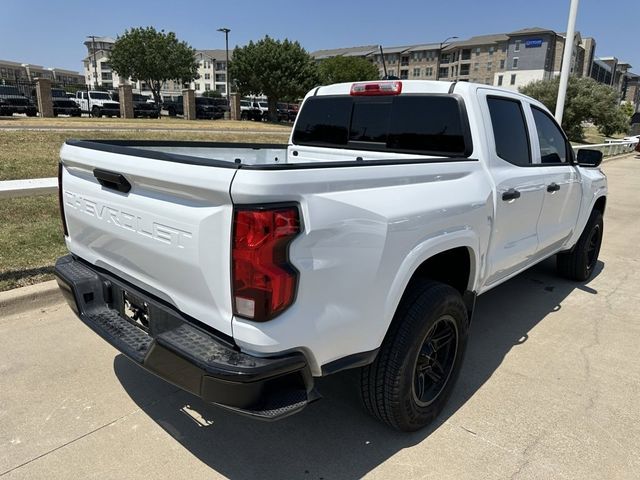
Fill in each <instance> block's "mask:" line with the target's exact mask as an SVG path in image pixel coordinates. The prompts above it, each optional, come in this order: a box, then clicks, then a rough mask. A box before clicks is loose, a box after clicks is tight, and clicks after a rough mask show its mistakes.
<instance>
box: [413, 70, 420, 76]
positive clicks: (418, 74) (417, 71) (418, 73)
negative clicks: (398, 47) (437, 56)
mask: <svg viewBox="0 0 640 480" xmlns="http://www.w3.org/2000/svg"><path fill="white" fill-rule="evenodd" d="M413 76H414V77H419V76H420V69H419V68H414V69H413Z"/></svg>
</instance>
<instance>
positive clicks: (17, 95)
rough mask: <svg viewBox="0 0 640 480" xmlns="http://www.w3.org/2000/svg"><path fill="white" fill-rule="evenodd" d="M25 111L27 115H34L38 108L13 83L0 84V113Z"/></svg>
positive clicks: (10, 113)
mask: <svg viewBox="0 0 640 480" xmlns="http://www.w3.org/2000/svg"><path fill="white" fill-rule="evenodd" d="M14 113H26V114H27V116H28V117H35V116H36V115H37V114H38V109H37V108H36V106H35V105H34V103H33V101H31V99H29V98H27V97H25V96H24V94H22V93H21V92H20V90H18V87H14V86H13V85H0V115H13V114H14Z"/></svg>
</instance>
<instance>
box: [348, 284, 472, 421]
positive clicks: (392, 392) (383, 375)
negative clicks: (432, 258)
mask: <svg viewBox="0 0 640 480" xmlns="http://www.w3.org/2000/svg"><path fill="white" fill-rule="evenodd" d="M468 330H469V321H468V316H467V310H466V308H465V306H464V303H463V301H462V297H461V296H460V293H459V292H458V291H456V290H454V289H453V288H452V287H450V286H448V285H445V284H442V283H438V282H433V281H419V282H416V283H414V284H413V285H412V286H410V287H409V289H408V290H407V292H406V293H405V295H404V297H403V299H402V301H401V303H400V306H399V307H398V311H397V312H396V314H395V317H394V319H393V322H392V324H391V327H390V329H389V332H388V333H387V336H386V337H385V340H384V342H383V343H382V347H381V349H380V352H379V353H378V356H377V357H376V359H375V361H374V362H373V363H372V364H371V365H367V366H366V367H363V368H362V370H361V383H360V386H361V393H362V400H363V403H364V406H365V408H366V409H367V410H368V411H369V413H371V414H372V415H373V416H374V417H376V418H378V419H379V420H381V421H382V422H384V423H386V424H387V425H389V426H391V427H393V428H395V429H397V430H401V431H405V432H411V431H415V430H419V429H421V428H423V427H425V426H426V425H428V424H429V423H430V422H432V421H433V420H434V419H435V418H436V417H437V415H438V414H439V413H440V411H441V410H442V408H443V407H444V405H445V403H446V401H447V399H448V398H449V396H450V394H451V391H452V389H453V386H454V384H455V381H456V379H457V377H458V374H459V372H460V367H461V365H462V360H463V358H464V353H465V350H466V345H467V337H468Z"/></svg>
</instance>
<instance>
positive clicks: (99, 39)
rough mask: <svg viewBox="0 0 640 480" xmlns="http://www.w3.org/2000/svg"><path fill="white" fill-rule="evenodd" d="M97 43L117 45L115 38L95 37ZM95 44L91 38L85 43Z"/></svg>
mask: <svg viewBox="0 0 640 480" xmlns="http://www.w3.org/2000/svg"><path fill="white" fill-rule="evenodd" d="M95 41H96V42H102V43H116V40H115V39H114V38H111V37H95ZM91 42H93V39H91V38H87V39H86V40H85V41H84V43H85V44H87V43H91Z"/></svg>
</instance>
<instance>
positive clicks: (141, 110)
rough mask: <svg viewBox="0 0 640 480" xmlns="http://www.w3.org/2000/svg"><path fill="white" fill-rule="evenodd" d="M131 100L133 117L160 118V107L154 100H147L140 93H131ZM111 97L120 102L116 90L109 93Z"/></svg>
mask: <svg viewBox="0 0 640 480" xmlns="http://www.w3.org/2000/svg"><path fill="white" fill-rule="evenodd" d="M131 97H132V101H133V116H134V117H135V118H160V108H159V107H158V106H157V105H156V104H155V102H149V101H148V100H149V97H148V96H146V95H142V94H140V93H132V94H131ZM111 98H112V99H113V100H115V101H117V102H118V103H119V102H120V94H119V93H118V92H113V93H111Z"/></svg>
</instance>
